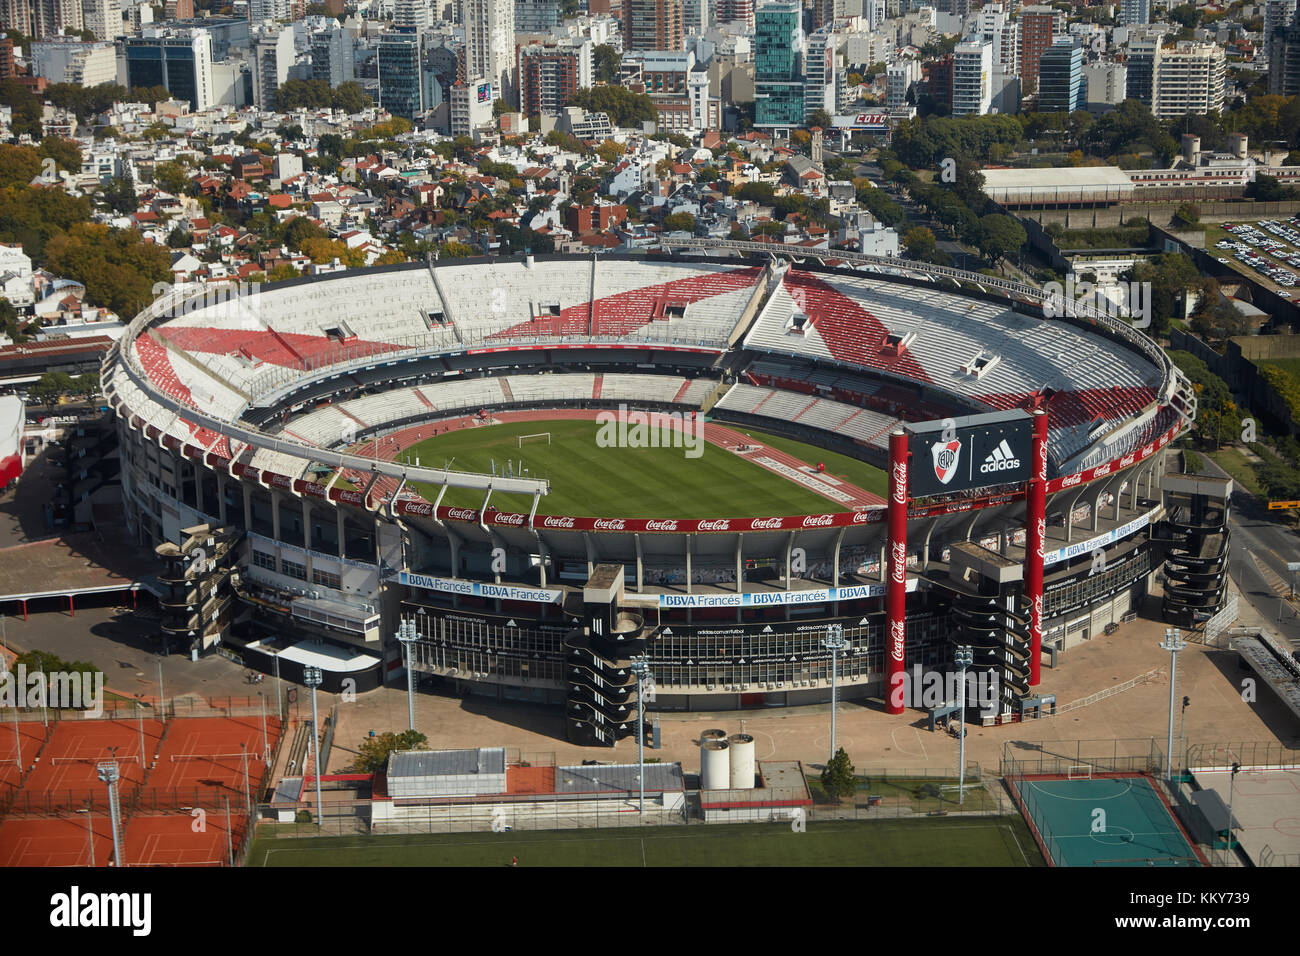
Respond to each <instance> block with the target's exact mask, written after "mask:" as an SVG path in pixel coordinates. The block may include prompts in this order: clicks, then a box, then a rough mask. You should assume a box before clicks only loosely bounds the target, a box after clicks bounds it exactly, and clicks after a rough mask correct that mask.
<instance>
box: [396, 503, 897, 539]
mask: <svg viewBox="0 0 1300 956" xmlns="http://www.w3.org/2000/svg"><path fill="white" fill-rule="evenodd" d="M394 507H395V510H396V511H397V512H398V513H399V514H408V515H421V516H424V517H432V516H433V514H434V508H433V505H431V504H430V503H429V502H427V501H414V500H403V501H399V502H397V504H396V505H395V506H394ZM437 517H438V519H439V520H441V521H464V522H469V523H471V524H478V523H479V521H480V520H482V522H483V523H484V524H488V525H492V526H494V527H504V528H527V527H528V526H529V525H528V515H526V514H524V513H522V512H507V511H493V510H491V509H488V511H487V512H485V513H481V512H479V511H477V510H475V509H473V508H447V507H440V508H438V509H437ZM883 520H885V509H884V508H871V509H868V510H865V511H846V512H840V513H838V514H821V515H793V516H790V517H777V518H700V519H697V520H696V519H693V520H689V521H688V520H683V519H680V518H579V517H574V516H572V515H536V516H534V518H533V523H532V527H533V528H534V529H535V530H537V531H625V532H635V533H637V534H727V533H729V534H736V533H739V532H753V531H804V530H811V529H816V528H844V527H850V526H852V525H860V524H874V523H876V522H878V521H883Z"/></svg>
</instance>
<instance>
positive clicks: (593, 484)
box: [400, 420, 887, 519]
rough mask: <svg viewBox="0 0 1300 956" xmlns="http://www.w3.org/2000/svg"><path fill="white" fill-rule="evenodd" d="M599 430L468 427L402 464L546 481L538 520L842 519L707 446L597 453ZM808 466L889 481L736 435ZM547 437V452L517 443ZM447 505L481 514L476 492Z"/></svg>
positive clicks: (811, 452)
mask: <svg viewBox="0 0 1300 956" xmlns="http://www.w3.org/2000/svg"><path fill="white" fill-rule="evenodd" d="M599 429H600V426H599V425H598V424H597V423H596V422H595V421H574V420H552V421H523V422H506V423H503V424H500V425H488V426H485V427H482V428H467V429H462V430H459V431H454V432H449V433H448V434H445V435H439V436H437V437H436V438H426V439H424V440H423V441H420V442H417V443H416V444H414V445H411V446H410V447H409V448H405V449H403V451H402V453H401V456H400V460H402V461H411V462H414V461H415V460H416V459H417V458H418V459H419V462H420V464H422V465H425V466H428V467H432V468H444V467H448V463H450V467H451V468H452V469H453V470H455V471H476V472H482V473H487V474H491V473H492V469H493V466H494V465H495V467H496V473H497V474H505V469H506V467H507V463H510V465H509V467H510V469H511V473H512V474H514V475H518V474H519V473H520V472H521V471H523V470H524V469H527V471H526V474H527V476H528V477H531V478H549V479H550V482H551V493H550V494H549V495H547V496H546V497H545V498H543V499H542V501H541V503H540V504H539V505H538V509H537V510H538V513H539V514H556V515H578V516H583V517H590V518H682V519H692V518H759V517H771V516H784V515H799V514H824V513H826V512H832V511H840V510H843V509H841V508H840V506H838V505H837V504H836V503H835V502H834V501H832V500H831V499H829V498H824V497H822V496H821V495H819V494H815V493H814V492H812V491H809V490H807V489H806V488H803V487H802V486H800V485H798V484H796V483H794V482H792V481H789V480H787V479H785V478H782V477H781V476H780V475H777V474H775V473H773V472H771V471H768V470H767V469H765V468H762V467H760V466H758V465H755V464H753V463H752V462H749V461H746V460H745V459H744V458H743V457H741V456H739V455H736V454H733V453H732V452H730V451H727V450H726V449H725V448H719V447H718V446H716V445H712V444H709V443H707V442H706V443H704V445H703V446H702V448H703V451H702V453H701V454H700V455H699V457H697V458H688V457H686V455H685V454H684V449H682V448H603V447H601V446H600V445H598V444H597V433H598V431H599ZM738 430H741V431H744V432H745V433H747V434H750V435H753V437H754V438H756V439H758V440H760V441H764V442H767V443H769V444H771V445H772V446H773V447H777V448H780V449H781V450H782V451H785V452H788V453H789V454H791V455H794V456H795V457H796V458H798V459H800V460H801V461H804V462H806V463H808V464H816V463H818V462H821V463H823V464H825V465H826V471H827V474H830V475H832V476H833V477H836V478H841V479H843V480H845V481H848V482H850V483H852V484H855V485H858V486H860V487H863V488H866V489H867V490H869V491H874V492H876V493H877V494H879V495H881V496H882V497H883V495H884V494H885V489H886V485H887V481H886V478H885V473H884V472H883V471H881V470H880V469H879V468H876V467H875V466H873V465H869V464H867V463H866V462H864V461H858V460H857V459H855V458H850V457H848V456H846V455H840V454H836V453H834V452H830V451H826V450H825V449H821V448H818V447H816V446H815V445H805V444H802V443H800V442H796V441H791V440H789V439H785V438H776V437H772V436H768V435H765V434H763V433H761V432H758V431H754V430H753V429H738ZM548 432H549V433H550V436H551V438H550V443H549V444H548V443H546V441H545V440H529V441H526V442H525V443H524V445H523V446H522V447H520V444H519V436H521V435H538V434H544V433H548ZM415 488H416V490H417V491H418V492H419V493H420V494H421V495H423V496H424V497H425V498H427V499H428V500H429V501H435V500H436V499H437V497H438V492H439V491H440V490H441V489H440V488H439V487H438V486H434V485H424V484H417V485H416V486H415ZM442 503H443V505H446V506H451V507H457V508H478V507H479V506H481V505H482V503H483V495H482V493H480V492H475V491H468V490H465V489H456V488H452V489H448V491H447V493H446V495H445V496H444V497H443V499H442ZM491 504H492V505H493V506H494V507H496V508H497V509H499V510H500V511H506V512H523V513H525V514H527V513H528V511H529V510H530V509H531V507H532V499H531V498H529V497H527V496H525V495H509V494H493V496H492V501H491Z"/></svg>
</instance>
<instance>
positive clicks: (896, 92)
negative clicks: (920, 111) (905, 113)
mask: <svg viewBox="0 0 1300 956" xmlns="http://www.w3.org/2000/svg"><path fill="white" fill-rule="evenodd" d="M919 82H921V64H920V61H918V60H914V59H912V58H911V57H910V56H909V57H900V58H899V59H897V60H895V61H894V62H893V63H891V64H889V66H888V67H886V68H885V105H886V106H887V107H889V108H890V109H891V110H896V109H901V108H902V107H904V106H906V105H907V91H908V90H910V89H911V88H912V87H913V86H914V85H915V84H917V83H919Z"/></svg>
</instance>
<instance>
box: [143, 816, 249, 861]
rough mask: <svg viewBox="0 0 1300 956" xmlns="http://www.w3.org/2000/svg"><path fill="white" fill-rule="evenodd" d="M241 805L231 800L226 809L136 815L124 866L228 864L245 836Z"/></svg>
mask: <svg viewBox="0 0 1300 956" xmlns="http://www.w3.org/2000/svg"><path fill="white" fill-rule="evenodd" d="M244 828H245V818H244V815H243V813H242V808H241V807H240V806H238V805H236V801H235V800H234V799H232V800H231V808H230V816H229V817H227V815H226V813H225V811H224V809H223V810H215V811H214V810H201V812H200V813H198V814H196V813H194V812H193V811H192V810H187V809H184V808H181V809H178V810H175V811H172V812H170V813H165V814H156V815H155V814H151V815H149V816H135V817H132V818H131V822H130V824H128V825H127V828H126V839H125V841H124V844H125V845H124V847H123V850H122V855H123V856H124V857H125V860H124V863H123V865H124V866H229V861H230V856H231V853H232V851H233V852H234V853H236V854H237V853H238V852H239V847H240V843H241V842H242V841H243V838H244Z"/></svg>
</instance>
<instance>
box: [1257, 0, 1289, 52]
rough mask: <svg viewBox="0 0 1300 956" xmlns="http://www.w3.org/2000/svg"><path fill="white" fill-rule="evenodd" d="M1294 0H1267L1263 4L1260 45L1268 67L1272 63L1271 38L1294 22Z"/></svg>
mask: <svg viewBox="0 0 1300 956" xmlns="http://www.w3.org/2000/svg"><path fill="white" fill-rule="evenodd" d="M1295 19H1296V0H1267V2H1266V3H1265V4H1264V37H1263V42H1262V43H1261V46H1262V47H1263V48H1264V50H1263V52H1264V57H1265V59H1267V60H1268V63H1269V66H1270V68H1271V67H1272V65H1273V38H1274V37H1275V36H1276V35H1277V32H1278V31H1279V30H1285V29H1286V28H1287V27H1290V26H1291V25H1292V24H1294V23H1295Z"/></svg>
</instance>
